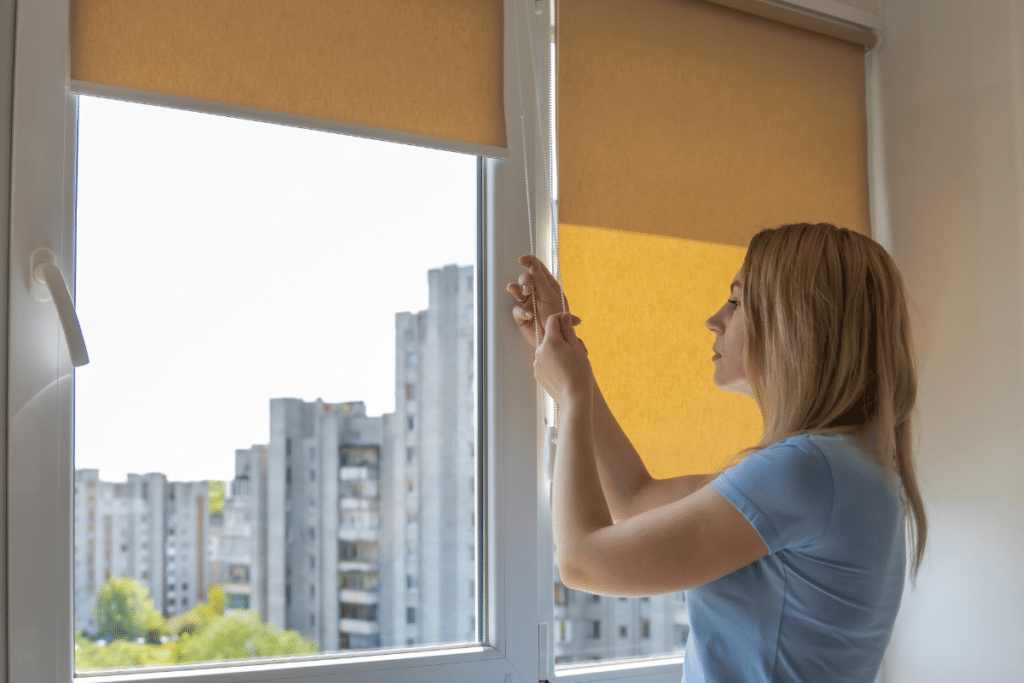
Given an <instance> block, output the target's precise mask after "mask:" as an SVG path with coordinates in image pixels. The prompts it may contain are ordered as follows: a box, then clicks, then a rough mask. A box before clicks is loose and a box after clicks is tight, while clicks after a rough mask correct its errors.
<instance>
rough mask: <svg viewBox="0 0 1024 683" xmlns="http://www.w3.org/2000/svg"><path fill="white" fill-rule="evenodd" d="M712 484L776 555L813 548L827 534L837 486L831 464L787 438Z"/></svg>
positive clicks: (721, 475)
mask: <svg viewBox="0 0 1024 683" xmlns="http://www.w3.org/2000/svg"><path fill="white" fill-rule="evenodd" d="M711 483H712V485H713V486H714V487H715V489H717V490H718V492H719V493H721V494H722V495H723V496H725V498H726V499H727V500H728V501H729V502H730V503H732V504H733V505H734V506H735V507H736V509H737V510H739V511H740V512H741V513H743V516H744V517H746V518H747V520H748V521H749V522H750V524H751V525H752V526H753V527H754V529H755V530H756V531H757V533H758V534H759V535H760V536H761V540H762V541H764V544H765V545H766V546H768V550H769V551H770V552H772V553H776V552H778V551H780V550H783V549H785V548H805V547H808V546H812V545H814V544H816V543H817V542H818V541H820V540H821V538H822V537H823V536H824V535H825V531H826V530H827V529H828V525H829V521H830V519H831V517H832V508H833V503H834V501H835V483H834V482H833V480H832V470H831V468H830V467H829V464H828V461H827V460H826V459H825V456H824V455H823V454H822V453H821V452H820V451H818V449H816V448H815V447H814V446H811V445H807V446H806V447H805V446H803V445H801V444H799V442H794V441H792V440H789V439H785V440H783V441H780V442H779V443H777V444H774V445H772V446H769V447H768V448H766V449H764V450H762V451H758V452H756V453H751V454H750V455H748V456H747V457H746V458H744V459H743V461H742V462H740V464H738V465H736V466H734V467H730V468H729V469H727V470H726V471H725V472H722V474H720V475H719V476H718V477H716V478H715V480H714V481H712V482H711Z"/></svg>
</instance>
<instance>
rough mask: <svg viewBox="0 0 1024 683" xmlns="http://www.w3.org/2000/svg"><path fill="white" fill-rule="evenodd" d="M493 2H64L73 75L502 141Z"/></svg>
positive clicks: (498, 22)
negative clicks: (68, 4) (67, 5)
mask: <svg viewBox="0 0 1024 683" xmlns="http://www.w3.org/2000/svg"><path fill="white" fill-rule="evenodd" d="M502 24H503V8H502V2H501V0H453V1H452V2H446V3H443V4H438V3H436V2H426V1H424V0H373V2H354V1H352V0H290V1H289V2H281V1H280V0H160V1H159V2H139V1H138V0H72V2H71V78H72V79H73V80H76V81H86V82H89V83H96V84H101V85H106V86H115V87H121V88H129V89H132V90H141V91H145V92H152V93H160V94H167V95H175V96H181V97H188V98H193V99H199V100H208V101H213V102H222V103H226V104H232V105H240V106H244V107H253V108H256V109H262V110H268V111H273V112H281V113H286V114H297V115H300V116H309V117H314V118H319V119H326V120H329V121H339V122H343V123H348V124H356V125H361V126H371V127H374V128H382V129H386V130H395V131H402V132H405V133H414V134H418V135H428V136H432V137H437V138H443V139H447V140H457V141H461V142H469V143H475V144H481V145H487V146H491V147H505V146H506V142H505V123H504V110H503V99H502V98H503V93H502Z"/></svg>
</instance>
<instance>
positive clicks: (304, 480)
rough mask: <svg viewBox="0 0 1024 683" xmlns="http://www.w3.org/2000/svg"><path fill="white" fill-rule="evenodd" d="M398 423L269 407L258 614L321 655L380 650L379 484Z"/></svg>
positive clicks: (258, 519)
mask: <svg viewBox="0 0 1024 683" xmlns="http://www.w3.org/2000/svg"><path fill="white" fill-rule="evenodd" d="M390 417H391V416H390V415H385V416H382V417H367V416H366V408H365V406H364V405H363V403H362V402H353V403H324V402H323V401H322V400H317V401H314V402H304V401H301V400H299V399H290V398H276V399H272V400H271V402H270V443H269V444H268V445H267V446H266V447H265V458H264V457H263V456H262V455H261V456H260V457H259V458H258V460H259V462H260V465H259V467H258V468H256V467H255V466H254V469H253V471H254V472H255V471H256V470H257V469H258V470H259V474H258V475H257V474H251V475H250V481H253V480H255V481H257V482H259V483H258V484H256V485H255V489H256V492H251V493H250V494H249V495H250V496H251V502H250V503H249V506H250V507H249V508H248V509H249V519H250V533H251V534H252V540H251V547H252V548H256V547H257V546H258V545H259V544H261V543H262V544H263V547H265V549H266V550H265V558H266V559H265V563H264V564H263V565H262V566H257V565H258V564H260V563H259V562H257V561H256V560H257V558H259V557H260V555H261V553H262V552H263V551H261V550H251V551H250V559H251V564H250V565H249V566H250V572H249V578H250V591H249V594H250V605H251V606H253V608H254V609H258V611H259V612H260V614H261V615H263V616H264V618H265V619H266V620H267V621H268V622H269V623H271V624H274V625H276V626H279V627H280V628H285V629H292V630H295V631H298V632H299V633H300V634H302V635H303V636H305V637H307V638H310V639H311V640H314V641H316V642H317V643H318V644H319V645H320V648H321V650H323V651H334V650H339V649H349V648H353V649H354V648H370V647H378V646H380V644H381V643H380V625H379V622H378V619H377V609H378V602H379V591H378V576H379V571H380V539H379V528H380V514H381V503H380V495H379V486H378V479H379V472H380V463H381V460H382V458H383V457H385V454H386V453H388V452H389V450H390V436H389V435H390V431H391V430H390V421H391V420H390ZM264 463H265V465H264ZM264 467H265V470H264V469H263V468H264ZM237 482H239V478H238V477H236V479H235V482H233V484H232V487H233V490H234V487H235V485H236V483H237ZM240 505H241V504H240ZM225 514H227V506H225ZM254 520H255V522H254ZM260 571H265V574H264V575H263V576H260V575H259V572H260Z"/></svg>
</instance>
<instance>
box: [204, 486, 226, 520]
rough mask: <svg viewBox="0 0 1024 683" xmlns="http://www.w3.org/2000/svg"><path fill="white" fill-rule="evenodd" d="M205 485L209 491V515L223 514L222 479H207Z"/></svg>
mask: <svg viewBox="0 0 1024 683" xmlns="http://www.w3.org/2000/svg"><path fill="white" fill-rule="evenodd" d="M206 485H207V487H208V488H209V491H210V514H211V515H223V514H224V482H222V481H207V482H206Z"/></svg>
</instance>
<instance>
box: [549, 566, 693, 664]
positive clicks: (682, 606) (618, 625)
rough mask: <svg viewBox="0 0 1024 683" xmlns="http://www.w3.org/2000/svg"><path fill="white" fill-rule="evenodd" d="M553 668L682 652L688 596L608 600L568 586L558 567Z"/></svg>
mask: <svg viewBox="0 0 1024 683" xmlns="http://www.w3.org/2000/svg"><path fill="white" fill-rule="evenodd" d="M555 576H556V578H555V596H554V597H555V631H554V634H553V636H554V646H555V665H556V667H561V666H563V665H567V666H570V667H571V665H572V664H579V663H583V662H596V661H611V660H623V659H634V658H637V657H656V656H659V655H673V654H681V653H682V652H683V651H684V650H685V649H686V639H687V637H688V636H689V635H690V618H689V614H688V613H687V611H686V595H685V593H684V592H682V591H680V592H678V593H669V594H667V595H656V596H652V597H649V598H609V597H605V596H600V595H591V594H590V593H584V592H582V591H574V590H572V589H570V588H566V587H565V586H564V585H562V583H561V582H560V581H559V580H558V578H557V576H558V570H557V560H556V569H555Z"/></svg>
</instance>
